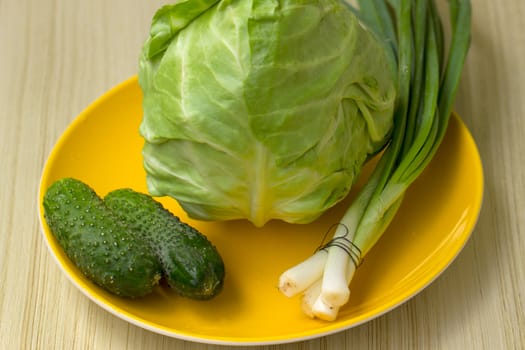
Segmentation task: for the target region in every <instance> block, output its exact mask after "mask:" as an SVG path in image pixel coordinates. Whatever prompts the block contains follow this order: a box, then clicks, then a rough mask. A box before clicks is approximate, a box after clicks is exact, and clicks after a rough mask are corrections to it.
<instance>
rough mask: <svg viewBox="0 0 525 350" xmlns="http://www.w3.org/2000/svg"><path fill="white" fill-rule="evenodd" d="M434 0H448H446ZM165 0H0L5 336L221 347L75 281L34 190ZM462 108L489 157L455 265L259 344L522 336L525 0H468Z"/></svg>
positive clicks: (341, 345) (3, 345) (128, 69)
mask: <svg viewBox="0 0 525 350" xmlns="http://www.w3.org/2000/svg"><path fill="white" fill-rule="evenodd" d="M440 1H442V0H440ZM164 3H165V1H164V0H149V1H144V0H142V1H139V0H0V50H1V51H0V167H1V168H0V349H1V350H14V349H24V350H25V349H68V350H69V349H157V350H161V349H175V348H180V349H187V350H197V349H220V348H224V347H222V346H216V345H206V344H197V343H191V342H187V341H183V340H178V339H173V338H169V337H166V336H162V335H158V334H155V333H152V332H150V331H147V330H143V329H141V328H138V327H136V326H133V325H130V324H128V323H127V322H125V321H123V320H121V319H119V318H117V317H115V316H113V315H111V314H109V313H108V312H106V311H105V310H103V309H102V308H100V307H99V306H97V305H96V304H94V303H93V302H91V301H90V300H89V299H87V298H86V297H85V296H84V295H83V294H82V293H81V292H79V291H78V290H77V289H76V288H75V287H74V286H73V285H72V284H71V283H70V282H69V281H68V280H67V278H66V277H65V276H64V274H63V273H62V272H61V270H60V269H59V268H58V267H57V265H56V264H55V261H54V260H53V258H52V256H51V255H50V253H49V252H48V250H47V247H46V245H45V243H44V241H43V239H42V236H41V233H40V228H39V222H38V213H37V210H38V205H37V191H38V184H39V178H40V175H41V171H42V168H43V166H44V163H45V161H46V158H47V156H48V155H49V153H50V151H51V149H52V147H53V145H54V143H55V142H56V140H57V139H58V137H59V136H60V135H61V133H62V132H63V131H64V129H65V128H66V127H67V126H68V125H69V124H70V123H71V121H72V120H73V119H74V118H75V117H76V116H77V115H78V113H79V112H80V111H82V110H83V109H84V108H85V107H86V106H87V105H89V104H90V103H91V102H92V101H93V100H94V99H96V98H97V97H99V96H100V95H102V94H103V93H104V92H105V91H107V90H108V89H109V88H111V87H113V86H114V85H115V84H117V83H119V82H121V81H123V80H125V79H127V78H128V77H130V76H132V75H134V74H136V72H137V55H138V52H139V49H140V47H141V45H142V42H143V40H144V39H145V36H146V34H147V32H148V29H149V23H150V19H151V17H152V15H153V13H154V11H155V10H156V9H157V8H158V7H160V6H161V5H162V4H164ZM472 5H473V14H474V17H473V26H472V30H473V40H472V45H471V50H470V54H469V57H468V60H467V63H466V68H465V71H464V75H463V80H462V83H461V86H460V90H459V94H458V99H457V102H456V108H455V109H456V110H457V111H458V112H459V114H460V115H461V116H462V117H463V119H464V121H465V122H466V124H467V125H468V127H469V128H470V130H471V132H472V134H473V136H474V138H475V140H476V142H477V144H478V146H479V150H480V153H481V157H482V161H483V165H484V171H485V181H486V183H485V195H484V204H483V208H482V210H481V215H480V218H479V221H478V224H477V226H476V228H475V230H474V232H473V235H472V237H471V239H470V240H469V242H468V243H467V245H466V247H465V248H464V250H463V251H462V252H461V254H460V255H459V256H458V257H457V259H456V260H455V261H454V262H453V263H452V264H451V266H450V267H449V268H448V269H447V270H446V271H445V272H444V273H443V274H442V275H441V276H440V277H439V278H438V279H437V280H436V281H435V282H434V283H432V284H431V285H430V286H429V287H428V288H426V289H425V290H424V291H423V292H421V293H420V294H419V295H417V296H416V297H414V298H413V299H411V300H410V301H408V302H407V303H405V304H403V305H402V306H400V307H398V308H396V309H394V310H393V311H391V312H389V313H387V314H386V315H384V316H381V317H379V318H377V319H375V320H373V321H370V322H368V323H366V324H364V325H361V326H358V327H356V328H353V329H350V330H347V331H344V332H340V333H338V334H335V335H331V336H327V337H324V338H320V339H315V340H310V341H306V342H299V343H294V344H288V345H275V346H264V347H262V348H265V349H448V350H452V349H461V350H465V349H491V350H492V349H524V348H525V311H524V310H525V147H524V146H525V145H524V140H525V58H524V57H525V30H523V22H522V21H523V18H524V17H525V1H523V0H507V1H505V2H504V5H503V2H499V1H492V0H473V1H472Z"/></svg>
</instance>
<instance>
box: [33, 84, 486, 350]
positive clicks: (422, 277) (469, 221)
mask: <svg viewBox="0 0 525 350" xmlns="http://www.w3.org/2000/svg"><path fill="white" fill-rule="evenodd" d="M141 103H142V95H141V91H140V89H139V87H138V84H137V80H136V78H131V79H129V80H127V81H125V82H123V83H122V84H120V85H118V86H117V87H115V88H114V89H112V90H110V91H109V92H108V93H107V94H105V95H104V96H102V97H101V98H100V99H98V100H97V101H95V102H94V103H93V104H92V105H91V106H89V107H88V108H87V109H86V110H85V111H84V112H83V113H81V114H80V115H79V116H78V117H77V118H76V119H75V120H74V121H73V123H72V124H71V125H70V126H69V127H68V128H67V130H66V131H65V132H64V134H63V135H62V136H61V137H60V139H59V140H58V142H57V144H56V145H55V147H54V149H53V150H52V152H51V154H50V156H49V158H48V161H47V163H46V165H45V168H44V170H43V175H42V179H41V184H40V193H39V201H40V220H41V223H42V231H43V236H44V240H45V241H46V243H47V245H48V247H49V250H50V252H51V254H52V255H53V256H54V258H55V260H56V262H57V263H58V265H59V267H60V268H61V269H62V270H63V272H64V273H65V274H66V275H67V276H68V278H69V279H70V280H71V282H73V284H74V285H75V286H76V287H78V288H79V289H80V290H81V291H82V292H83V293H84V294H85V295H86V296H87V297H88V298H90V299H91V300H93V301H94V302H95V303H97V304H98V305H100V306H101V307H103V308H104V309H106V310H107V311H109V312H111V313H113V314H114V315H116V316H118V317H121V318H122V319H124V320H127V321H128V322H130V323H132V324H135V325H137V326H140V327H142V328H145V329H149V330H151V331H154V332H157V333H161V334H164V335H167V336H172V337H176V338H180V339H185V340H191V341H196V342H202V343H213V344H234V345H258V344H277V343H286V342H293V341H299V340H306V339H310V338H315V337H320V336H324V335H328V334H331V333H335V332H339V331H342V330H345V329H349V328H351V327H354V326H356V325H358V324H361V323H363V322H366V321H369V320H371V319H373V318H375V317H378V316H379V315H382V314H384V313H385V312H387V311H389V310H391V309H392V308H394V307H396V306H398V305H400V304H401V303H403V302H405V301H407V300H408V299H409V298H411V297H412V296H414V295H415V294H417V293H418V292H420V291H421V290H422V289H423V288H424V287H425V286H427V285H428V284H429V283H430V282H432V281H433V280H434V279H435V278H436V277H437V276H438V275H439V274H440V273H441V272H442V271H443V270H444V269H445V268H446V267H447V266H448V265H449V264H450V263H451V262H452V261H453V259H454V258H455V257H456V256H457V254H458V253H459V252H460V251H461V249H462V248H463V246H464V245H465V243H466V241H467V240H468V238H469V236H470V234H471V232H472V229H473V227H474V225H475V223H476V220H477V217H478V214H479V210H480V207H481V202H482V192H483V174H482V166H481V162H480V158H479V154H478V150H477V148H476V145H475V143H474V141H473V139H472V137H471V135H470V133H469V131H468V129H467V128H466V126H465V125H464V124H463V122H462V121H461V119H460V118H459V117H458V116H456V115H455V116H454V117H453V118H452V119H451V122H450V126H449V128H448V131H447V135H446V138H445V139H444V141H443V143H442V146H441V147H440V149H439V151H438V153H437V154H436V156H435V158H434V159H433V161H432V163H431V164H430V165H429V167H428V168H427V169H426V170H425V172H424V173H423V174H422V176H421V177H420V178H419V179H418V180H417V181H416V182H415V183H414V184H413V185H412V187H411V188H410V189H409V191H408V193H407V195H406V197H405V200H404V202H403V204H402V206H401V208H400V210H399V212H398V214H397V216H396V217H395V218H394V220H393V222H392V223H391V225H390V226H389V228H388V230H387V232H385V234H384V235H383V237H382V238H381V239H380V241H379V242H378V243H377V244H376V246H375V247H374V248H373V249H372V250H371V251H370V253H369V254H368V255H367V256H366V257H365V259H364V262H363V264H362V265H361V266H360V267H359V268H358V270H357V273H356V275H355V277H354V279H353V281H352V283H351V285H350V287H351V298H350V302H349V303H348V304H347V305H346V306H344V307H343V308H342V309H341V311H340V314H339V317H338V319H337V320H336V321H335V322H324V321H319V320H312V319H309V318H308V317H306V316H305V315H304V314H303V313H302V311H301V307H300V298H299V297H296V298H291V299H289V298H286V297H285V296H283V295H282V294H280V292H279V291H278V290H277V287H276V286H277V280H278V278H279V275H280V274H281V273H282V272H283V271H284V270H286V269H287V268H289V267H291V266H293V265H295V264H296V263H299V262H300V261H302V260H303V259H305V258H307V257H308V256H309V255H311V254H312V252H313V251H314V250H315V249H316V248H317V247H318V246H319V245H320V243H321V240H322V239H323V236H324V235H325V232H326V231H327V230H328V229H329V228H330V226H332V225H333V224H334V223H336V222H337V221H338V220H339V218H340V217H341V216H342V215H343V213H344V211H345V208H346V207H347V206H348V204H349V203H350V201H351V199H352V194H353V192H352V193H351V194H350V195H349V197H348V198H347V199H346V200H345V201H343V202H342V203H340V204H339V205H337V206H336V207H334V208H332V209H331V210H329V211H328V212H327V213H325V215H323V216H322V217H321V218H320V219H318V220H317V221H315V222H314V223H312V224H308V225H292V224H285V223H282V222H270V223H269V224H267V225H266V226H265V227H264V228H255V227H254V226H253V225H251V224H250V223H248V222H244V221H233V222H199V221H194V220H190V219H188V218H187V216H186V214H185V213H184V212H183V211H182V210H181V209H180V207H179V206H178V205H177V203H176V201H175V200H173V199H170V198H162V199H160V200H161V202H162V203H163V204H164V205H165V206H166V207H167V208H168V209H170V210H171V211H172V212H174V213H175V214H176V215H178V216H179V217H180V218H181V219H182V220H183V221H186V222H188V223H190V224H192V225H194V226H195V227H197V228H198V229H199V230H200V231H201V232H203V233H204V234H206V235H207V236H208V237H209V239H210V240H211V241H212V242H213V243H214V244H215V245H216V246H217V248H218V249H219V251H220V253H221V255H222V256H223V259H224V262H225V265H226V269H227V276H226V280H225V285H224V289H223V291H222V293H221V294H220V295H219V296H217V297H216V298H214V299H212V300H210V301H193V300H189V299H185V298H182V297H179V296H177V295H175V294H174V293H172V292H171V291H169V290H168V289H164V288H160V287H159V288H157V289H156V290H155V291H154V293H153V294H151V295H149V296H147V297H144V298H141V299H136V300H129V299H124V298H119V297H116V296H114V295H111V294H109V293H107V292H105V291H104V290H102V289H101V288H99V287H97V286H96V285H94V284H92V283H91V282H89V281H88V280H87V279H86V278H84V276H83V275H82V274H81V273H80V272H79V271H78V270H77V269H76V268H75V266H74V265H73V264H72V263H71V262H70V260H69V259H68V258H67V256H66V255H65V253H64V252H63V251H62V249H61V248H60V246H59V245H58V243H57V241H56V240H55V238H54V237H53V235H52V233H51V232H50V231H49V229H48V227H47V225H46V224H45V222H44V219H43V209H42V204H41V203H42V198H43V195H44V192H45V190H46V189H47V188H48V187H49V186H50V185H51V183H53V182H54V181H55V180H58V179H59V178H62V177H75V178H78V179H80V180H82V181H84V182H86V183H88V184H89V185H90V186H92V187H93V188H94V189H95V190H96V191H97V192H98V193H99V194H100V195H101V196H103V195H105V194H106V193H107V192H109V191H111V190H113V189H116V188H122V187H131V188H133V189H135V190H137V191H144V192H145V191H146V184H145V172H144V170H143V167H142V156H141V149H142V144H143V141H142V139H141V137H140V135H139V133H138V127H139V124H140V120H141V118H142V107H141ZM365 174H366V171H365ZM364 176H366V175H364ZM358 187H359V184H358V185H357V186H356V188H358Z"/></svg>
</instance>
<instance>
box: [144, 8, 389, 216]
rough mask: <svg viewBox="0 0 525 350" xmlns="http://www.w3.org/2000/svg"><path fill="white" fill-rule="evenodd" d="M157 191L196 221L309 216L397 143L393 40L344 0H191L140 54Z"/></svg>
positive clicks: (151, 177) (161, 22)
mask: <svg viewBox="0 0 525 350" xmlns="http://www.w3.org/2000/svg"><path fill="white" fill-rule="evenodd" d="M139 84H140V86H141V89H142V91H143V113H144V115H143V119H142V122H141V125H140V134H141V135H142V137H143V138H144V140H145V144H144V148H143V159H144V168H145V170H146V174H147V186H148V191H149V192H150V193H151V194H152V195H154V196H171V197H173V198H175V199H176V200H177V201H178V202H179V204H180V205H181V207H182V208H183V209H184V210H185V211H186V212H187V213H188V215H189V216H190V217H193V218H196V219H201V220H230V219H248V220H250V221H251V222H253V223H254V224H255V225H256V226H262V225H264V224H265V223H266V222H267V221H269V220H271V219H280V220H283V221H286V222H290V223H308V222H311V221H313V220H314V219H316V218H318V217H319V216H320V215H321V214H322V213H323V212H324V211H326V210H327V209H328V208H330V207H332V206H333V205H335V204H336V203H337V202H339V201H340V200H341V199H343V198H344V197H345V196H346V195H347V194H348V192H349V190H350V188H351V187H352V185H353V183H354V182H355V180H356V178H357V176H358V175H359V172H360V170H361V168H362V166H363V164H364V163H365V162H366V160H367V159H369V157H370V155H372V154H374V153H376V152H377V151H378V150H380V149H381V148H382V147H383V146H384V145H385V143H386V142H387V141H388V139H389V135H390V133H391V129H392V124H393V117H392V114H393V107H394V100H395V95H396V92H395V86H394V83H393V77H392V72H391V70H390V69H389V66H388V64H387V61H386V56H385V50H384V48H383V46H382V44H381V43H380V42H379V41H378V40H377V39H376V37H374V36H373V35H372V33H371V32H370V31H369V30H367V29H366V28H365V27H363V25H362V24H361V23H360V22H359V21H358V20H357V18H356V17H355V16H354V15H353V13H352V12H351V11H350V10H349V9H348V8H347V6H346V5H345V4H344V3H343V2H341V1H340V0H282V1H278V0H222V1H217V0H215V1H213V0H187V1H179V2H178V3H175V4H173V5H167V6H164V7H162V8H161V9H159V10H158V11H157V13H156V14H155V16H154V18H153V22H152V26H151V32H150V36H149V38H148V39H147V40H146V42H145V44H144V46H143V50H142V53H141V57H140V65H139Z"/></svg>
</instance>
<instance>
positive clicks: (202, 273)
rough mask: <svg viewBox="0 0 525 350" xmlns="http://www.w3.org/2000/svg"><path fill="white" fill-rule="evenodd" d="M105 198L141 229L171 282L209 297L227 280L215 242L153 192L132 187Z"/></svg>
mask: <svg viewBox="0 0 525 350" xmlns="http://www.w3.org/2000/svg"><path fill="white" fill-rule="evenodd" d="M104 202H105V204H106V206H107V207H108V208H110V209H111V210H112V211H113V213H115V215H116V216H118V217H119V218H120V219H121V220H123V221H124V222H125V223H126V225H128V226H130V227H131V228H133V229H134V230H135V231H136V232H140V233H141V235H142V238H143V239H144V240H145V241H147V242H149V243H150V246H151V248H152V249H153V250H154V251H155V253H156V254H157V257H158V258H159V259H160V263H161V266H162V269H163V272H164V276H165V277H166V280H167V282H168V285H169V286H170V287H171V288H173V289H174V290H175V291H176V292H178V293H179V294H181V295H183V296H185V297H189V298H192V299H210V298H212V297H214V296H215V295H216V294H218V293H219V292H220V291H221V289H222V286H223V283H224V275H225V269H224V263H223V260H222V258H221V256H220V254H219V252H218V251H217V249H216V248H215V246H213V245H212V243H211V242H210V241H209V240H208V239H207V238H206V236H204V235H203V234H202V233H200V232H199V231H198V230H197V229H195V228H194V227H192V226H189V225H188V224H186V223H183V222H181V221H180V219H179V218H178V217H176V216H174V215H173V214H172V213H171V212H169V211H168V210H167V209H165V208H164V207H163V206H162V204H161V203H159V202H158V201H156V200H155V199H153V198H152V197H151V196H149V195H147V194H144V193H140V192H136V191H133V190H131V189H118V190H115V191H112V192H110V193H108V194H107V195H106V196H105V198H104Z"/></svg>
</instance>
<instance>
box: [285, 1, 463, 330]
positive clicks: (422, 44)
mask: <svg viewBox="0 0 525 350" xmlns="http://www.w3.org/2000/svg"><path fill="white" fill-rule="evenodd" d="M358 4H359V8H354V7H351V8H352V10H353V11H354V12H355V13H356V14H357V15H358V17H359V18H360V19H361V20H362V22H363V23H364V24H365V25H366V26H368V27H369V28H370V29H371V30H372V31H373V32H374V33H375V34H376V36H377V37H378V38H379V39H380V40H381V42H383V43H384V47H385V50H386V51H387V56H388V57H389V63H390V65H391V66H392V67H393V68H394V70H395V72H394V76H395V77H396V80H397V100H396V108H395V111H394V129H393V132H392V136H391V140H390V142H389V144H388V146H387V147H386V149H385V150H384V152H383V154H382V155H381V158H380V159H379V161H378V163H377V165H376V167H375V169H374V171H373V173H372V175H371V176H370V178H369V179H368V180H367V182H366V183H365V185H364V186H363V188H362V189H361V190H360V192H359V193H358V194H357V197H356V199H355V200H354V201H353V202H352V204H351V205H350V207H349V208H348V210H347V212H346V213H345V214H344V216H343V217H342V218H341V221H340V223H339V224H338V225H337V228H336V230H335V233H334V235H333V238H332V239H331V240H330V241H329V242H328V244H326V245H324V246H323V247H322V248H321V249H319V250H318V251H317V252H316V253H315V254H314V255H312V256H311V257H309V258H308V259H306V260H305V261H303V262H302V263H300V264H298V265H296V266H294V267H292V268H290V269H289V270H287V271H285V272H284V273H283V274H282V275H281V277H280V280H279V288H280V290H281V291H282V292H283V293H284V294H285V295H286V296H288V297H292V296H294V295H297V294H300V293H303V303H302V307H303V311H304V312H305V314H307V315H308V316H310V317H316V318H320V319H323V320H327V321H332V320H335V319H336V317H337V313H338V311H339V309H340V308H341V307H342V306H343V305H344V304H346V303H347V302H348V300H349V297H350V289H349V284H350V282H351V280H352V277H353V275H354V273H355V271H356V269H357V267H358V266H359V263H360V261H361V260H362V259H363V257H364V256H365V255H366V254H367V253H368V252H369V251H370V249H372V247H373V246H374V245H375V244H376V242H377V241H378V240H379V239H380V237H381V236H382V234H383V233H384V232H385V231H386V229H387V227H388V225H389V224H390V222H391V220H392V219H393V217H394V216H395V215H396V213H397V210H398V208H399V207H400V205H401V203H402V201H403V197H404V194H405V192H406V191H407V189H408V188H409V187H410V185H411V184H412V183H413V182H414V181H415V180H416V179H417V178H418V177H419V175H420V174H421V173H422V172H423V170H424V169H425V168H426V166H427V165H428V163H429V162H430V161H431V160H432V158H433V157H434V155H435V153H436V151H437V149H438V147H439V145H440V144H441V141H442V140H443V137H444V135H445V132H446V130H447V126H448V120H449V117H450V114H451V112H452V107H453V103H454V99H455V96H456V92H457V88H458V85H459V81H460V77H461V72H462V69H463V66H464V62H465V57H466V55H467V52H468V49H469V45H470V21H471V5H470V1H469V0H450V1H449V16H450V23H451V38H450V43H449V47H448V53H447V54H445V42H444V36H443V24H442V20H441V18H440V16H439V14H438V11H437V10H436V6H435V3H434V1H433V0H432V1H428V0H396V1H394V0H360V1H358Z"/></svg>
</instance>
